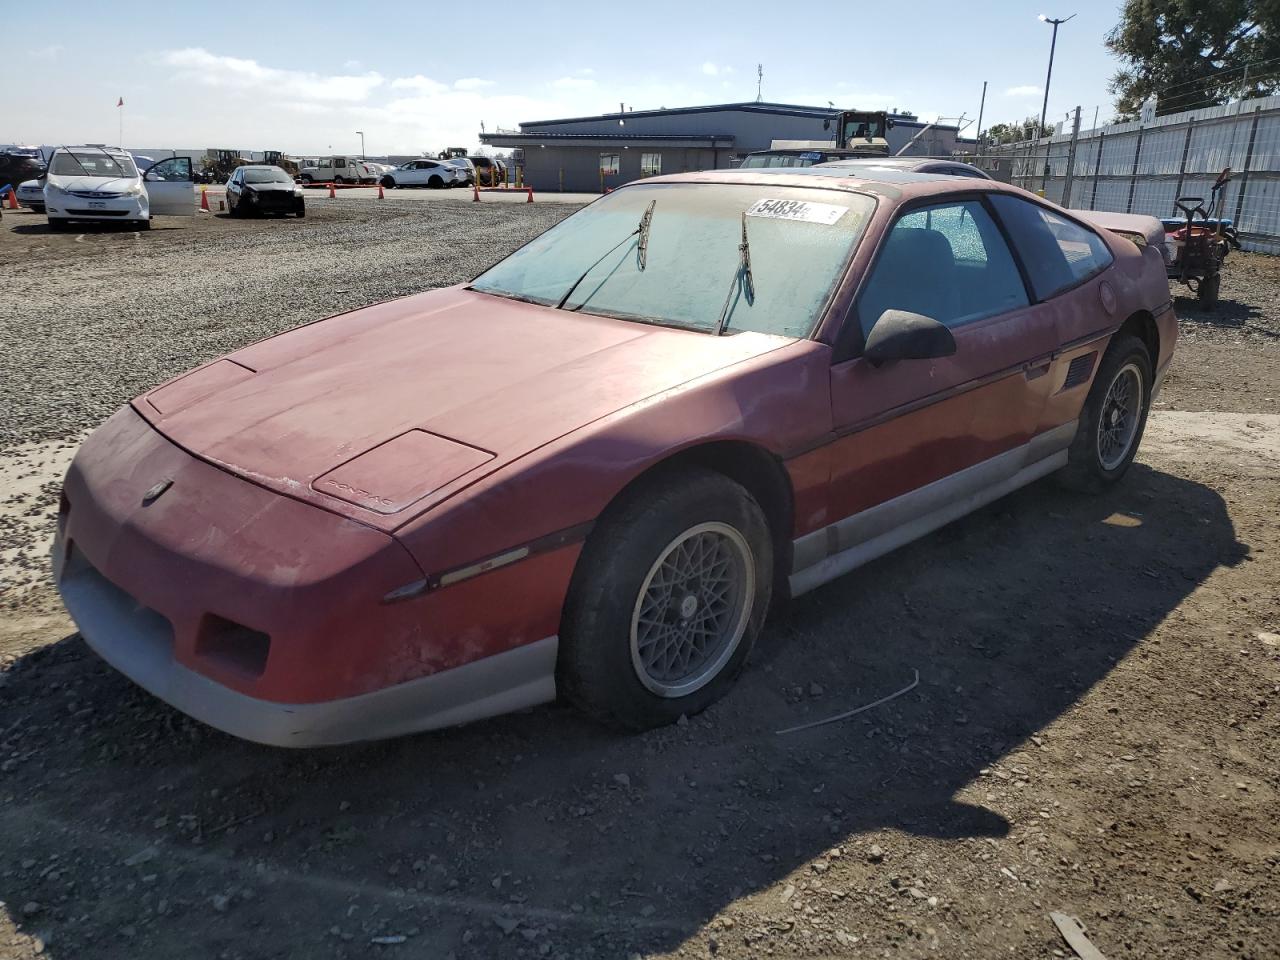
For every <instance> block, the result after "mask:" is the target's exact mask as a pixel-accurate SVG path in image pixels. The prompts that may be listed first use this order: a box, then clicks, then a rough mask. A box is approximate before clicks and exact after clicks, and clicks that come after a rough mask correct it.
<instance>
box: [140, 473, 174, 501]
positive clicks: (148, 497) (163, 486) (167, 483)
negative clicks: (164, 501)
mask: <svg viewBox="0 0 1280 960" xmlns="http://www.w3.org/2000/svg"><path fill="white" fill-rule="evenodd" d="M172 486H173V481H172V480H169V479H165V480H161V481H160V482H159V483H157V484H156V485H155V486H154V487H152V488H151V489H149V490H148V491H147V492H146V493H144V494H143V495H142V505H143V506H144V507H145V506H147V505H148V504H150V503H154V502H155V501H156V500H159V499H160V495H161V494H162V493H164V492H165V491H166V490H168V489H169V488H170V487H172Z"/></svg>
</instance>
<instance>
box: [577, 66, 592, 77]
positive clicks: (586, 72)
mask: <svg viewBox="0 0 1280 960" xmlns="http://www.w3.org/2000/svg"><path fill="white" fill-rule="evenodd" d="M578 73H579V74H581V75H582V76H584V77H589V76H591V75H592V74H593V73H595V71H594V70H592V69H591V68H590V67H579V68H578Z"/></svg>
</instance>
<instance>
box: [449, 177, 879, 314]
mask: <svg viewBox="0 0 1280 960" xmlns="http://www.w3.org/2000/svg"><path fill="white" fill-rule="evenodd" d="M651 203H652V204H654V210H653V216H652V219H651V222H650V226H649V229H648V230H647V231H646V234H647V236H645V237H644V239H645V257H644V260H645V262H644V263H642V262H641V258H640V256H639V253H638V249H637V248H638V244H639V242H640V240H641V235H640V231H639V225H640V222H641V218H642V217H643V216H644V213H645V210H646V208H647V207H648V206H649V204H651ZM874 208H875V202H874V201H873V200H872V199H871V198H870V197H867V196H863V195H861V194H855V193H848V192H844V191H837V190H815V189H802V188H787V187H778V186H773V185H765V184H688V183H669V184H651V185H645V186H635V187H628V188H626V189H623V190H619V191H617V192H616V193H612V194H609V195H608V196H607V197H604V198H602V199H600V200H597V201H596V202H595V203H593V204H591V205H590V206H588V207H584V208H583V209H582V210H580V211H579V212H577V213H575V214H574V215H573V216H571V217H569V218H568V219H566V220H563V221H561V222H560V223H559V224H557V225H556V226H554V227H552V228H551V229H550V230H548V231H547V232H546V233H544V234H542V236H540V237H538V238H537V239H535V240H533V241H532V242H531V243H529V244H528V245H526V246H524V247H522V248H521V249H519V250H517V251H516V252H515V253H513V254H512V255H511V256H509V257H507V259H505V260H503V261H502V262H501V263H499V264H498V265H497V266H495V267H493V268H492V269H490V270H488V271H487V272H485V273H483V274H481V275H480V277H478V278H477V279H476V281H475V282H474V283H473V284H472V289H474V290H478V291H481V292H483V293H491V294H495V295H498V296H507V297H513V298H516V299H519V300H528V301H531V302H533V303H540V304H545V305H548V306H554V305H556V304H557V303H559V302H560V300H561V298H562V297H564V296H565V294H566V292H567V291H569V289H570V288H571V287H573V285H574V283H575V281H578V280H579V278H581V283H580V284H579V286H578V287H577V289H576V290H575V291H574V293H573V294H572V296H571V297H570V299H569V300H568V301H567V302H566V303H565V308H566V309H570V310H572V309H581V310H582V311H583V312H584V313H594V314H600V315H603V316H610V317H618V318H620V319H624V320H640V321H646V322H650V323H659V324H666V325H669V326H677V327H691V328H693V329H697V330H705V331H707V332H714V331H715V329H716V325H717V323H718V322H719V320H720V316H721V313H722V311H723V309H724V304H725V295H726V292H727V291H728V290H729V289H730V286H731V284H733V283H734V281H735V278H737V277H738V276H739V273H740V271H741V264H742V251H741V248H740V245H741V242H742V214H743V213H746V214H747V218H746V219H747V231H748V235H749V242H750V263H751V274H752V277H751V283H752V287H753V288H754V290H753V292H754V296H753V297H751V298H750V300H748V299H747V298H740V299H737V300H736V301H735V303H734V306H733V309H732V312H731V316H730V317H729V322H728V324H727V327H728V328H730V329H734V330H754V331H758V332H761V333H775V334H781V335H783V336H789V337H805V336H808V335H809V333H810V332H811V331H812V329H813V327H814V324H815V323H816V322H817V320H818V316H819V314H820V312H821V310H822V308H823V306H824V304H825V303H826V301H827V298H828V296H830V294H831V291H832V289H833V287H834V286H835V284H836V281H837V280H838V279H839V277H840V274H841V272H842V270H843V267H844V265H845V263H846V262H847V261H848V259H849V256H850V254H851V253H852V252H853V249H854V248H855V247H856V246H857V244H858V241H859V239H860V238H861V237H862V233H863V230H864V228H865V226H866V223H867V219H868V217H870V215H871V212H872V211H873V210H874ZM633 234H634V236H632V235H633ZM615 246H616V249H613V250H612V251H610V248H612V247H615ZM605 251H610V252H609V253H607V254H606V253H605ZM602 254H604V256H602ZM597 260H598V261H599V262H596V261H597ZM593 263H595V265H594V266H592V264H593ZM584 271H586V272H585V275H584Z"/></svg>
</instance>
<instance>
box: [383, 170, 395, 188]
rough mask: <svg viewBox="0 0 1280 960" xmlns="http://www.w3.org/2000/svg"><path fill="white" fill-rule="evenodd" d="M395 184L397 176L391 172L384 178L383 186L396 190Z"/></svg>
mask: <svg viewBox="0 0 1280 960" xmlns="http://www.w3.org/2000/svg"><path fill="white" fill-rule="evenodd" d="M395 185H396V178H395V177H393V176H391V175H390V174H388V175H387V176H385V177H383V178H382V186H383V187H384V188H385V189H387V190H394V189H395Z"/></svg>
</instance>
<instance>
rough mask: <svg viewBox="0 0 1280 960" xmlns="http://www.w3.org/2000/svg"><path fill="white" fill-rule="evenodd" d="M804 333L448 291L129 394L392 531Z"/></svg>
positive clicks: (171, 432) (166, 429)
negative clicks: (498, 472) (524, 462)
mask: <svg viewBox="0 0 1280 960" xmlns="http://www.w3.org/2000/svg"><path fill="white" fill-rule="evenodd" d="M794 342H795V341H794V340H792V339H790V338H787V337H778V336H771V335H767V334H760V333H749V332H743V333H738V334H734V335H732V336H725V337H715V336H711V335H708V334H704V333H695V332H691V331H684V330H674V329H670V328H665V327H657V326H653V325H649V324H641V323H629V322H625V321H620V320H613V319H609V318H604V317H596V316H590V315H586V314H581V313H571V312H569V311H564V310H553V309H550V308H547V307H542V306H536V305H533V304H528V303H522V302H518V301H514V300H506V299H502V298H499V297H493V296H488V295H485V294H480V293H474V292H471V291H468V290H465V289H463V288H460V287H453V288H447V289H444V290H439V291H434V292H431V293H425V294H419V295H417V296H413V297H407V298H405V299H402V300H395V301H391V302H388V303H384V304H379V305H377V306H373V307H366V308H364V309H361V310H356V311H354V312H352V313H347V314H343V315H340V316H337V317H332V318H330V319H328V320H323V321H320V322H318V323H314V324H310V325H308V326H305V327H300V328H298V329H296V330H293V331H290V332H288V333H285V334H281V335H279V336H277V337H273V338H272V339H269V340H264V341H262V342H260V343H257V344H254V345H253V346H250V347H247V348H246V349H244V350H240V351H239V352H237V353H233V354H231V355H230V356H228V357H226V358H224V359H222V360H218V361H216V362H214V363H212V364H209V365H207V366H205V367H201V368H199V369H197V370H195V371H192V372H191V373H189V374H186V375H185V376H183V377H179V378H178V379H177V380H174V381H171V382H170V383H168V384H166V385H164V386H162V387H159V388H158V389H156V390H153V391H151V392H150V393H148V394H144V395H143V396H142V397H139V398H138V399H137V400H135V401H134V406H135V409H137V410H138V412H139V413H141V414H142V415H143V416H144V417H146V418H147V419H148V420H149V421H150V422H151V423H152V424H153V426H155V428H156V429H157V430H159V431H160V432H161V433H163V434H164V435H165V436H167V437H168V438H169V439H170V440H172V441H173V442H174V443H176V444H178V445H179V446H181V447H183V448H184V449H186V450H188V451H189V452H191V453H193V454H195V455H196V456H199V457H201V458H202V459H205V460H207V461H209V462H212V463H215V464H217V465H219V466H221V467H223V468H224V469H227V470H230V471H232V472H234V473H237V474H239V475H241V476H244V477H246V478H247V479H250V480H252V481H253V482H255V483H259V484H261V485H264V486H267V487H269V488H271V489H274V490H277V491H278V492H280V493H283V494H286V495H288V496H293V497H297V498H300V499H305V500H309V501H313V502H316V503H318V504H319V505H321V506H324V507H326V508H328V509H333V510H336V511H337V512H339V513H343V514H344V515H348V516H353V517H357V518H359V519H361V520H364V521H366V522H369V523H373V524H374V525H376V526H379V527H381V528H386V529H394V528H395V527H396V526H398V525H400V524H401V523H404V522H406V521H407V520H409V519H411V518H412V517H414V516H416V515H418V514H419V513H421V512H422V511H423V510H425V509H427V508H428V507H430V506H432V505H433V504H435V503H438V502H440V501H441V500H442V499H445V498H446V497H447V496H450V495H452V493H454V492H456V491H457V490H459V489H461V488H462V487H463V486H466V485H467V484H469V483H471V482H474V481H475V480H477V479H479V478H480V477H482V476H484V475H486V474H487V473H489V472H491V471H492V470H495V469H498V468H499V467H501V466H503V465H505V464H508V463H510V462H511V461H513V460H515V459H518V458H519V457H521V456H524V455H525V454H527V453H529V452H531V451H532V450H535V449H537V448H538V447H540V446H543V445H544V444H547V443H550V442H552V441H554V440H556V439H558V438H560V437H562V436H564V435H566V434H568V433H570V432H572V431H574V430H576V429H578V428H580V427H583V426H585V425H587V424H589V423H591V422H592V421H594V420H598V419H600V418H601V417H606V416H608V415H610V414H613V413H616V412H618V411H620V410H623V409H624V408H626V407H628V406H630V405H633V404H636V403H639V402H641V401H643V400H646V399H648V398H650V397H654V396H656V395H658V394H661V393H663V392H665V391H669V390H672V389H675V388H677V387H679V386H681V385H682V384H685V383H687V382H689V381H691V380H694V379H696V378H699V377H703V376H706V375H708V374H711V373H714V372H715V371H717V370H721V369H723V368H725V367H728V366H731V365H733V364H736V363H740V362H742V361H745V360H748V359H750V358H752V357H756V356H759V355H761V354H764V353H767V352H769V351H772V350H776V349H779V348H781V347H784V346H786V345H788V344H791V343H794Z"/></svg>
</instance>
